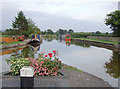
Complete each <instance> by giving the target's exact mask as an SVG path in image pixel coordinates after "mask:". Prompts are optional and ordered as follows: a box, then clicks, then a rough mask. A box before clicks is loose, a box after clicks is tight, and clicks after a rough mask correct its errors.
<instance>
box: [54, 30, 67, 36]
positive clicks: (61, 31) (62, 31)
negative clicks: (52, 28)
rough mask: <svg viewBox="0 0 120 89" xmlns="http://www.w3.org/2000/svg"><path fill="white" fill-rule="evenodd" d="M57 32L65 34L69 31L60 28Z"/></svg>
mask: <svg viewBox="0 0 120 89" xmlns="http://www.w3.org/2000/svg"><path fill="white" fill-rule="evenodd" d="M56 33H57V34H60V35H63V34H66V33H67V30H63V29H59V30H58V31H57V32H56Z"/></svg>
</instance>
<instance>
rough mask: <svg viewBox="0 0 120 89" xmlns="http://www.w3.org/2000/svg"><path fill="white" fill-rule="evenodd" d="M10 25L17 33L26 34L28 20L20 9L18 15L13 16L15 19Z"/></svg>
mask: <svg viewBox="0 0 120 89" xmlns="http://www.w3.org/2000/svg"><path fill="white" fill-rule="evenodd" d="M12 27H13V29H14V30H18V31H19V34H23V35H25V36H28V34H27V31H28V21H27V19H26V17H25V15H24V13H23V12H22V11H20V12H19V13H18V16H17V17H15V21H13V23H12Z"/></svg>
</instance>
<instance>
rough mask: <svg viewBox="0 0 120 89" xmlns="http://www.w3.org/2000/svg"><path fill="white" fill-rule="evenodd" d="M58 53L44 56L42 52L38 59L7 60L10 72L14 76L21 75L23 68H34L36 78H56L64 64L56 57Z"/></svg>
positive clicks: (13, 58)
mask: <svg viewBox="0 0 120 89" xmlns="http://www.w3.org/2000/svg"><path fill="white" fill-rule="evenodd" d="M56 55H57V52H56V51H55V50H53V52H51V53H48V55H44V53H43V52H42V53H41V54H39V57H38V58H36V59H33V58H15V57H11V58H10V59H11V60H8V59H7V60H6V61H7V63H8V64H10V72H11V74H12V75H19V74H20V69H21V68H22V67H23V66H32V67H33V68H34V75H35V76H55V75H59V70H60V69H61V68H62V66H63V65H62V62H61V61H60V60H59V58H57V57H56Z"/></svg>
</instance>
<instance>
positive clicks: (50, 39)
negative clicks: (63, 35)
mask: <svg viewBox="0 0 120 89" xmlns="http://www.w3.org/2000/svg"><path fill="white" fill-rule="evenodd" d="M44 40H46V41H47V42H52V40H53V38H44Z"/></svg>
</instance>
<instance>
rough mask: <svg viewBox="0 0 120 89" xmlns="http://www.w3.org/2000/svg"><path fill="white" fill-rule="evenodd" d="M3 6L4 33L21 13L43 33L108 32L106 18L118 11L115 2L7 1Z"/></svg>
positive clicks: (69, 0) (91, 0)
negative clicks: (61, 31)
mask: <svg viewBox="0 0 120 89" xmlns="http://www.w3.org/2000/svg"><path fill="white" fill-rule="evenodd" d="M2 2H3V3H2V9H3V29H6V28H8V27H10V25H11V23H12V20H13V19H14V17H15V16H16V15H17V14H16V13H18V12H19V10H22V11H23V12H24V13H25V15H26V16H27V17H30V18H32V19H33V20H34V21H35V23H36V24H37V26H39V27H40V28H42V29H44V30H45V29H47V28H52V29H59V28H67V29H68V28H73V29H75V30H76V31H79V30H80V31H95V30H100V31H105V30H106V31H110V29H108V27H106V26H105V25H104V19H105V17H106V14H108V13H110V12H111V11H114V10H115V9H117V2H118V0H89V1H88V0H25V1H24V0H19V1H18V0H9V2H8V1H7V0H4V1H2ZM6 22H7V23H6ZM46 24H47V25H46ZM8 25H9V26H8Z"/></svg>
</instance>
